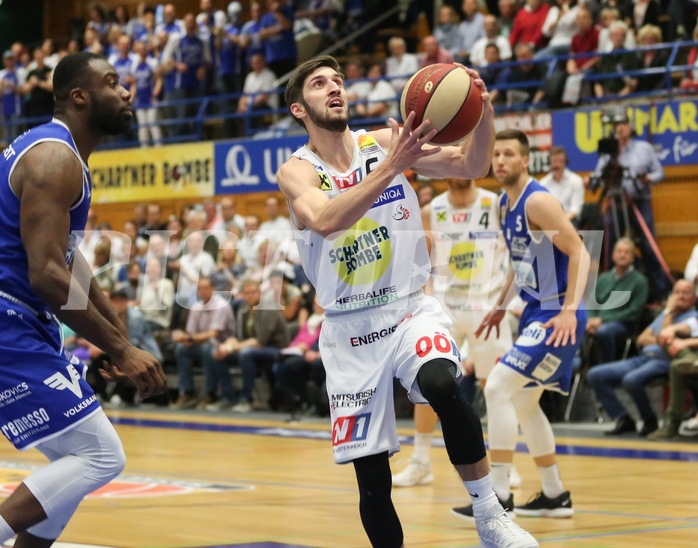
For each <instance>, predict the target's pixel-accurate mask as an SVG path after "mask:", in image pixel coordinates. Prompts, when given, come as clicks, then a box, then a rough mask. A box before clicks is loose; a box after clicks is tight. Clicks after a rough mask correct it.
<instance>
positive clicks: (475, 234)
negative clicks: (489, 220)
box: [468, 230, 502, 240]
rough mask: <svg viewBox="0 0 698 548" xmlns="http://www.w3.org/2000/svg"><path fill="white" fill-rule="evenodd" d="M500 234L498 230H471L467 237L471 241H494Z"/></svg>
mask: <svg viewBox="0 0 698 548" xmlns="http://www.w3.org/2000/svg"><path fill="white" fill-rule="evenodd" d="M501 234H502V232H501V231H500V230H471V231H470V232H469V233H468V237H469V238H470V239H471V240H494V239H496V238H499V236H500V235H501Z"/></svg>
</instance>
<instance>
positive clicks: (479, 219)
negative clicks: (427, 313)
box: [393, 179, 521, 510]
mask: <svg viewBox="0 0 698 548" xmlns="http://www.w3.org/2000/svg"><path fill="white" fill-rule="evenodd" d="M497 200H498V198H497V195H496V194H495V193H494V192H490V191H488V190H485V189H483V188H478V187H477V186H476V185H475V183H474V182H473V181H472V179H449V180H448V190H447V191H446V192H444V193H443V194H440V195H439V196H437V197H436V198H434V199H433V200H432V201H431V203H429V204H427V205H425V206H424V207H422V222H423V223H424V229H425V230H426V232H427V235H428V237H429V238H430V242H431V258H432V265H433V269H432V276H431V277H430V278H429V288H430V289H431V294H432V295H433V296H434V297H436V298H437V299H438V300H439V302H441V303H442V304H443V306H444V309H445V310H446V312H447V313H448V315H449V316H450V317H451V320H453V327H452V328H451V336H452V337H453V338H454V340H455V341H456V344H458V346H459V348H462V347H463V344H464V342H465V341H467V343H468V358H469V360H472V362H473V364H474V369H475V371H474V372H475V376H476V378H477V379H478V380H479V381H480V384H481V386H482V388H483V389H484V386H485V380H486V379H487V375H489V373H490V371H492V368H493V367H494V365H495V363H497V360H498V359H499V358H500V357H502V356H504V354H506V353H507V351H508V350H509V348H511V345H512V336H511V328H510V327H509V323H508V322H503V323H502V325H501V329H500V330H499V336H493V337H491V338H490V340H487V341H485V340H484V339H482V338H477V337H475V331H476V330H477V328H478V327H479V326H480V323H481V322H482V320H483V319H484V318H485V315H486V314H487V312H489V310H490V309H491V308H492V306H493V305H494V303H495V302H496V300H497V297H498V296H499V292H500V291H501V289H502V286H503V285H504V282H505V281H506V279H507V274H508V267H509V252H508V251H507V247H506V243H505V242H504V239H503V237H502V235H501V231H500V227H499V216H498V211H497ZM467 373H469V372H466V374H467ZM414 421H415V428H416V433H415V442H414V444H415V449H414V453H413V455H412V458H411V459H410V462H409V464H408V465H407V467H406V468H405V469H404V470H402V471H401V472H399V473H398V474H395V475H394V476H393V485H395V486H397V487H410V486H413V485H426V484H428V483H431V482H432V481H433V474H432V471H431V458H430V451H431V438H432V435H433V432H434V429H435V428H436V423H437V421H438V417H437V415H436V413H434V411H433V409H431V407H429V406H426V405H418V406H415V408H414ZM512 476H513V481H512V482H511V483H512V487H518V486H520V485H521V478H520V477H518V474H516V473H515V470H513V473H512ZM504 506H505V508H506V509H507V510H513V506H512V505H504Z"/></svg>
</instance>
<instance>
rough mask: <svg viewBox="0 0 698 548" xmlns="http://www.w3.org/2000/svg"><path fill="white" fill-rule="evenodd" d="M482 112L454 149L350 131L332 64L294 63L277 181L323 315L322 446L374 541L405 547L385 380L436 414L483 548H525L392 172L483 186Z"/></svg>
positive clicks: (402, 135)
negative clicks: (493, 471) (289, 132)
mask: <svg viewBox="0 0 698 548" xmlns="http://www.w3.org/2000/svg"><path fill="white" fill-rule="evenodd" d="M469 72H470V74H471V75H472V76H473V77H474V78H475V84H476V85H478V86H480V87H481V88H482V91H483V97H484V103H485V107H484V108H485V113H484V116H483V118H482V121H481V122H480V124H479V125H478V127H477V128H476V129H475V130H474V131H473V133H472V136H471V137H469V138H468V139H466V140H464V141H463V143H462V144H461V145H460V146H451V147H443V148H440V147H432V146H429V145H427V142H428V141H430V140H431V139H433V138H434V136H435V135H436V130H434V129H431V126H430V124H429V122H428V121H426V122H424V123H423V124H421V125H420V126H419V127H417V128H413V122H414V114H410V115H409V116H408V117H407V120H405V125H404V127H403V128H402V130H400V128H399V127H398V124H397V122H396V121H395V120H393V119H391V120H390V126H391V127H390V128H389V129H381V130H378V131H374V132H370V133H366V132H364V131H358V132H352V131H351V130H350V129H349V127H348V121H349V109H348V107H349V104H348V100H347V94H346V90H345V89H344V80H343V77H342V74H341V72H340V68H339V65H338V63H337V61H336V60H335V59H334V58H333V57H330V56H320V57H317V58H314V59H311V60H310V61H307V62H305V63H303V64H302V65H300V66H299V67H298V68H297V69H296V70H295V72H294V73H293V75H292V77H291V79H290V80H289V83H288V85H287V87H286V104H287V105H288V106H289V110H290V112H291V114H292V116H293V117H294V119H295V120H296V121H297V122H298V123H299V124H300V125H302V126H303V127H305V129H306V130H307V132H308V137H309V140H308V144H307V145H305V146H303V147H301V148H300V149H299V150H298V151H296V152H295V153H294V154H293V156H292V158H290V159H289V160H288V161H287V162H286V163H285V164H284V165H283V166H281V168H280V170H279V172H278V183H279V187H280V188H281V190H282V191H283V192H284V194H285V195H286V198H287V200H288V204H289V209H290V211H291V215H292V220H293V223H294V230H295V232H296V237H297V239H298V246H299V251H300V255H301V262H302V264H303V268H304V269H305V272H306V274H307V276H308V278H309V279H310V281H311V283H312V284H313V285H314V287H315V289H316V292H317V297H316V298H317V299H318V300H319V302H320V305H321V306H322V307H323V308H325V310H326V317H327V319H326V320H325V323H324V324H323V328H322V334H321V336H320V352H321V355H322V361H323V364H324V365H325V368H326V371H327V391H328V396H329V400H330V409H331V416H332V417H331V418H332V423H333V424H332V445H333V450H334V457H335V461H336V462H337V463H340V464H343V463H349V462H351V463H352V464H353V465H354V470H355V472H356V477H357V481H358V486H359V493H360V502H359V511H360V515H361V520H362V523H363V526H364V529H365V530H366V533H367V535H368V537H369V539H370V542H371V544H372V545H373V546H378V547H381V548H399V547H401V546H403V533H402V526H401V524H400V520H399V518H398V516H397V513H396V512H395V508H394V506H393V503H392V500H391V497H390V492H391V487H392V486H391V475H390V465H389V462H388V459H389V456H390V455H391V454H393V453H395V452H396V451H398V450H399V448H400V445H399V442H398V437H397V432H396V425H395V408H394V404H393V397H392V386H393V378H398V379H399V380H400V382H401V383H402V385H403V386H404V387H405V389H407V390H408V393H409V396H410V398H411V399H412V401H414V402H416V403H422V404H425V403H429V404H430V405H431V406H432V407H433V408H434V410H435V411H436V412H437V414H438V415H439V418H440V420H441V424H442V430H443V435H444V440H445V443H446V449H447V451H448V454H449V458H450V460H451V462H452V463H453V464H454V466H455V467H456V470H457V471H458V473H459V474H460V476H461V479H462V480H463V482H464V484H465V487H466V488H467V489H468V492H469V493H470V494H471V498H472V502H473V507H474V512H473V513H474V517H475V521H476V525H477V529H478V534H479V535H480V539H481V541H482V543H483V544H484V545H486V546H499V547H501V546H510V547H514V546H516V547H529V546H530V547H532V546H538V543H537V542H536V540H535V539H534V538H533V537H532V536H531V535H530V534H528V533H527V532H525V531H524V530H523V529H521V528H520V527H519V526H518V525H516V524H515V523H513V522H512V521H511V519H510V518H509V516H508V515H507V513H506V512H505V511H504V509H503V508H502V506H501V504H500V503H499V501H498V500H497V497H496V495H495V494H494V491H493V488H492V478H491V475H490V472H489V465H488V463H487V457H486V453H485V445H484V440H483V437H482V426H481V425H480V420H479V417H478V416H477V413H475V411H474V410H473V408H472V407H471V406H470V405H469V404H468V403H467V402H466V401H465V400H464V399H463V398H462V396H460V393H459V390H458V386H457V384H456V377H458V376H459V370H458V365H459V363H460V354H459V352H458V347H457V345H456V344H455V342H454V341H453V339H452V338H451V337H450V335H449V333H448V329H449V328H450V326H451V321H450V320H449V318H448V316H447V315H446V314H445V313H444V312H443V310H442V309H441V306H440V305H439V304H438V301H436V299H434V298H432V297H427V296H425V295H424V294H423V291H422V287H423V286H424V284H425V282H426V280H427V278H428V276H429V272H430V270H431V265H430V261H429V254H428V251H427V246H426V242H425V235H424V228H423V226H422V222H421V218H420V215H419V203H418V200H417V196H416V194H415V192H414V190H413V189H412V187H411V186H410V184H409V182H408V181H407V179H406V177H405V176H404V175H403V172H404V171H405V170H406V169H408V168H413V169H415V170H416V171H417V172H419V173H421V174H423V175H426V176H431V177H469V178H475V177H481V176H483V175H484V174H485V173H486V172H487V170H488V169H489V165H488V164H489V160H490V157H491V153H492V147H493V144H494V141H493V139H494V120H493V118H494V112H493V109H492V106H491V104H490V102H489V95H488V94H487V90H486V89H485V86H484V84H483V82H482V80H480V79H479V77H478V76H477V73H475V72H474V71H469Z"/></svg>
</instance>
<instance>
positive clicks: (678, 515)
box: [0, 410, 698, 548]
mask: <svg viewBox="0 0 698 548" xmlns="http://www.w3.org/2000/svg"><path fill="white" fill-rule="evenodd" d="M109 415H110V417H111V418H112V420H113V421H114V422H115V424H116V427H117V430H118V432H119V434H120V436H121V439H122V440H123V442H124V445H125V448H126V454H127V457H128V463H127V467H126V470H125V471H124V473H123V475H122V476H121V477H119V478H118V479H117V480H115V481H114V482H112V483H111V484H110V485H109V486H107V487H106V488H104V489H102V490H101V491H100V492H99V493H96V494H95V495H93V496H91V497H90V498H88V499H87V500H85V501H84V502H83V504H82V505H81V507H80V508H79V510H78V512H77V514H76V515H75V517H74V518H73V520H72V522H71V523H70V524H69V525H68V527H67V528H66V530H65V531H64V533H63V535H62V537H61V539H60V541H61V543H60V544H58V545H57V546H60V547H63V548H68V547H71V548H72V547H74V546H75V547H77V546H83V547H85V546H105V547H124V548H126V547H150V548H175V547H214V546H215V547H221V548H222V547H232V546H236V547H242V546H254V547H258V548H267V547H269V548H271V547H276V548H281V547H287V548H288V547H327V548H335V547H336V548H342V547H347V548H349V547H352V548H353V547H364V546H368V543H367V540H366V537H365V534H364V532H363V529H362V527H361V523H360V520H359V515H358V508H357V501H358V496H357V493H356V487H355V478H354V475H353V468H352V467H350V466H337V465H335V464H333V462H332V455H331V450H330V442H329V425H328V424H327V423H326V422H323V421H320V420H318V421H315V420H311V421H302V422H300V423H287V422H284V421H283V420H281V419H284V418H285V416H282V415H279V419H280V420H278V421H277V420H269V417H270V415H263V416H260V415H255V414H252V415H250V416H243V417H239V416H237V417H233V416H231V415H222V414H211V413H205V412H189V413H175V412H170V411H159V412H158V411H153V410H148V411H109ZM400 433H401V434H403V435H404V436H405V444H404V451H403V452H402V453H399V454H398V455H396V456H395V457H394V458H393V459H392V460H393V466H394V467H395V469H398V468H399V467H400V466H402V465H404V464H405V461H406V458H407V457H408V456H409V455H410V454H411V449H412V448H411V447H409V446H408V445H409V444H410V443H411V438H410V437H409V436H411V435H412V431H411V429H409V428H404V429H401V431H400ZM558 445H559V453H560V459H559V461H560V468H561V471H562V474H563V479H564V482H565V486H566V488H568V489H570V490H571V491H572V500H573V504H574V508H575V515H574V517H573V518H572V519H567V520H544V519H531V518H519V523H521V524H522V525H523V526H524V527H525V528H527V529H528V530H529V531H530V532H532V533H533V534H534V535H535V536H536V537H537V538H538V540H539V541H540V543H541V546H546V547H563V546H564V547H595V548H603V547H616V546H623V547H625V546H633V547H645V546H647V547H650V546H651V547H665V546H666V547H696V546H698V443H690V442H689V443H662V444H657V443H651V442H647V441H642V440H639V439H637V438H636V439H599V438H596V439H594V438H589V437H583V436H581V435H577V434H575V433H572V435H569V436H568V437H558ZM520 448H521V451H520V452H517V455H516V458H515V463H516V465H517V467H518V469H519V471H520V473H521V475H522V476H523V478H524V483H523V486H522V488H521V489H518V490H515V491H514V496H515V499H516V500H517V501H525V499H527V498H528V496H530V495H531V494H533V492H534V491H535V490H537V489H538V479H537V475H536V471H535V468H534V466H533V464H532V460H531V458H530V456H529V455H528V454H527V453H525V446H524V445H522V444H521V445H520ZM432 454H433V460H434V473H435V476H436V479H435V481H434V483H433V484H432V485H429V486H422V487H414V488H408V489H395V490H394V491H393V499H394V501H395V505H396V507H397V510H398V513H399V515H400V517H401V519H402V523H403V528H404V531H405V540H406V546H408V547H425V548H439V547H443V548H446V547H449V548H451V547H456V546H459V547H460V546H477V545H478V540H477V535H476V533H475V530H474V529H473V528H472V527H471V526H470V525H469V524H467V523H465V522H463V521H461V520H459V519H457V518H455V517H453V516H452V515H451V514H450V513H449V509H450V507H451V506H454V505H462V504H464V503H467V493H466V491H465V489H464V487H463V486H462V484H461V483H460V482H459V481H458V479H457V477H456V474H455V472H454V471H453V469H452V468H451V466H450V464H449V462H448V459H447V456H446V452H445V450H444V449H443V448H442V447H435V448H434V450H433V452H432ZM43 462H44V460H43V457H42V456H41V455H40V454H39V453H38V452H36V451H29V452H26V453H19V452H17V451H15V450H14V449H13V448H12V447H11V446H10V445H9V443H4V444H2V445H0V484H1V485H0V495H2V494H4V495H6V494H7V493H9V492H11V490H12V489H13V488H14V487H15V486H16V485H17V483H18V482H20V481H21V480H22V478H24V477H25V476H26V475H27V474H28V473H30V472H31V470H32V469H33V468H35V467H37V466H41V465H42V464H43Z"/></svg>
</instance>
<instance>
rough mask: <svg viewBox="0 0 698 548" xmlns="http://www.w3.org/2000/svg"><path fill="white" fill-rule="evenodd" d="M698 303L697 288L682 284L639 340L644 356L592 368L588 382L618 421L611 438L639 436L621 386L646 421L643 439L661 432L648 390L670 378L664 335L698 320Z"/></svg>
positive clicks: (688, 283) (643, 428)
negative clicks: (661, 338)
mask: <svg viewBox="0 0 698 548" xmlns="http://www.w3.org/2000/svg"><path fill="white" fill-rule="evenodd" d="M695 302H696V295H695V288H694V287H693V284H692V283H691V282H689V281H687V280H678V281H677V282H676V283H675V284H674V289H673V291H672V293H671V295H670V296H669V299H668V300H667V304H666V308H665V309H664V310H663V311H662V312H661V313H660V314H659V316H657V317H656V318H655V320H654V321H653V322H652V323H651V324H650V325H649V327H647V328H646V329H645V330H644V331H643V332H642V333H640V335H639V336H638V338H637V346H638V347H641V351H640V355H639V356H635V357H633V358H629V359H627V360H621V361H617V362H611V363H607V364H603V365H597V366H595V367H592V368H591V369H590V370H589V372H588V373H587V376H586V380H587V382H588V383H589V384H590V385H591V386H592V387H593V388H594V393H595V394H596V399H597V401H598V402H599V403H600V404H601V406H602V407H603V408H604V410H605V411H606V413H608V414H609V416H610V417H611V418H612V419H613V420H615V421H616V424H615V426H614V427H613V429H611V430H609V431H608V432H606V434H607V435H618V434H624V433H626V432H635V430H636V427H635V421H634V420H633V419H632V418H631V417H630V413H629V412H628V410H627V409H626V408H625V407H624V406H623V404H622V403H621V402H620V400H619V399H618V396H617V395H616V393H615V388H616V387H617V386H621V387H622V388H623V389H624V390H625V391H626V392H627V393H628V394H629V395H630V397H631V398H632V400H633V402H634V403H635V406H636V407H637V410H638V413H639V415H640V419H642V421H643V425H642V428H641V429H640V431H639V434H640V436H647V435H649V434H651V433H652V432H654V431H655V430H657V428H658V423H657V417H656V415H655V414H654V410H653V409H652V404H651V403H650V400H649V397H648V396H647V390H646V389H645V387H646V386H647V384H649V383H650V382H651V381H653V380H655V379H657V378H662V377H666V376H667V375H668V374H669V365H670V363H671V357H670V356H669V354H668V353H667V352H666V350H665V349H664V348H662V346H660V345H659V341H658V339H659V335H660V332H661V331H662V330H663V329H665V328H667V327H669V326H671V325H673V324H677V323H682V322H685V321H686V320H688V319H689V318H696V317H698V313H696V310H695V308H694V306H695Z"/></svg>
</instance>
